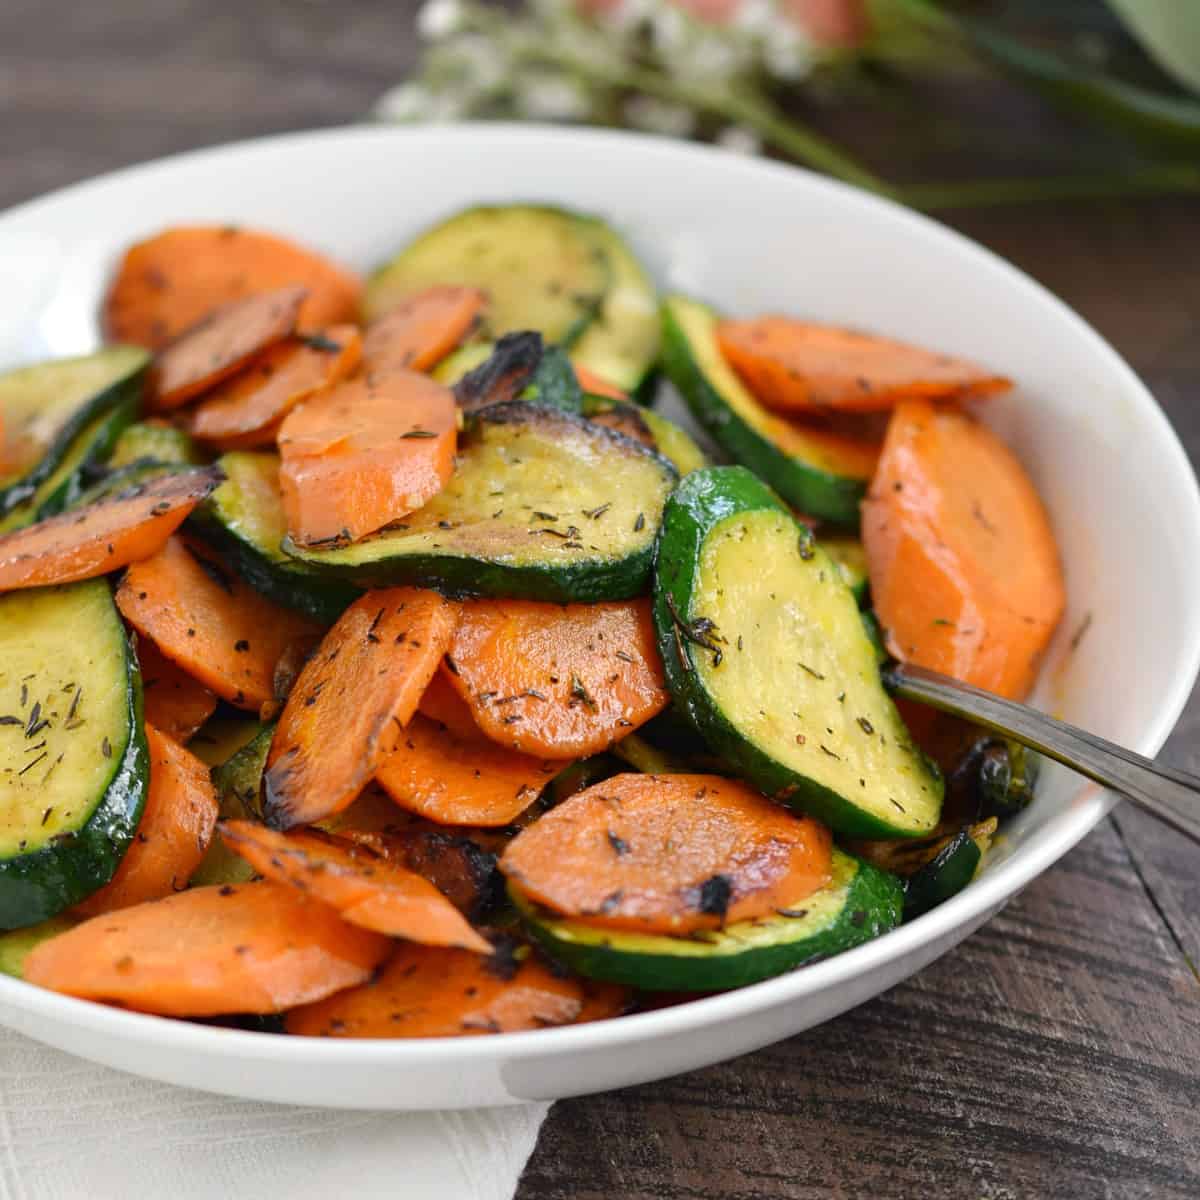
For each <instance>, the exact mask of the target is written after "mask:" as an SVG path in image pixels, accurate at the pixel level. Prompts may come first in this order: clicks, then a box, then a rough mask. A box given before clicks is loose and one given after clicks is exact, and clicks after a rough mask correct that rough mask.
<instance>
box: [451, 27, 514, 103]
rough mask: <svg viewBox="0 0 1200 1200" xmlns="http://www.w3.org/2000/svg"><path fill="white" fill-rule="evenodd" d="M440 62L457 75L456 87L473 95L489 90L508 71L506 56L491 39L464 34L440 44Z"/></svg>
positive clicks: (475, 34)
mask: <svg viewBox="0 0 1200 1200" xmlns="http://www.w3.org/2000/svg"><path fill="white" fill-rule="evenodd" d="M438 62H439V65H440V66H442V67H448V68H452V69H453V70H454V71H455V73H456V74H458V75H459V76H460V79H459V81H458V82H459V86H461V87H463V88H465V89H466V90H467V91H469V92H471V93H472V94H474V95H479V94H480V93H482V92H489V91H491V90H492V88H494V87H495V86H496V85H497V84H498V83H500V82H501V81H502V80H503V79H504V77H505V76H506V75H507V74H508V71H509V65H510V64H509V62H508V56H507V55H506V53H505V52H504V50H503V49H502V48H501V47H500V46H498V45H497V44H496V43H495V42H494V41H493V40H492V39H491V38H488V37H484V35H483V34H481V33H465V34H462V35H461V36H460V37H456V38H454V39H453V41H450V42H447V43H446V45H445V46H443V47H441V53H440V55H439V57H438Z"/></svg>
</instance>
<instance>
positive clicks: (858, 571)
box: [819, 537, 870, 605]
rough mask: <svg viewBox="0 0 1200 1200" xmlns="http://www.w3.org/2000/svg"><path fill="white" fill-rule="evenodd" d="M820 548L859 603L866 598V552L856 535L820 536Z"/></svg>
mask: <svg viewBox="0 0 1200 1200" xmlns="http://www.w3.org/2000/svg"><path fill="white" fill-rule="evenodd" d="M819 540H820V543H821V549H822V550H824V551H825V553H826V554H828V555H829V557H830V558H832V559H833V561H834V564H835V565H836V566H837V569H838V570H839V571H840V572H841V573H842V578H843V579H844V580H845V581H846V586H847V587H848V588H849V589H850V590H851V592H853V593H854V599H855V600H857V601H858V603H859V604H860V605H861V604H863V603H864V601H865V600H866V598H867V588H868V586H869V583H870V581H869V580H868V578H867V552H866V551H865V550H864V549H863V544H862V542H860V541H859V540H858V538H856V537H822V538H820V539H819Z"/></svg>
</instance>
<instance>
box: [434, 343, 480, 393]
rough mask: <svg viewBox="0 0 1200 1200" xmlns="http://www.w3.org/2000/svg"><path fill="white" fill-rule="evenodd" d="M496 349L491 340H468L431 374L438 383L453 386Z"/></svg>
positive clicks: (444, 359)
mask: <svg viewBox="0 0 1200 1200" xmlns="http://www.w3.org/2000/svg"><path fill="white" fill-rule="evenodd" d="M494 349H495V347H494V346H493V344H492V343H491V342H466V343H465V344H464V345H462V346H459V348H458V349H457V350H455V351H454V353H453V354H450V355H448V356H447V357H446V358H443V359H442V361H441V362H440V363H438V365H437V366H436V367H434V368H433V370H432V371H431V372H430V374H431V375H432V376H433V378H434V379H435V380H437V382H438V383H440V384H442V385H443V386H445V387H448V388H452V387H453V386H454V385H455V384H456V383H457V382H458V381H459V380H460V379H462V378H463V376H465V375H469V374H470V373H471V372H472V371H473V370H475V368H476V367H478V366H481V365H482V364H483V363H485V362H487V360H488V359H489V358H490V357H491V356H492V351H493V350H494Z"/></svg>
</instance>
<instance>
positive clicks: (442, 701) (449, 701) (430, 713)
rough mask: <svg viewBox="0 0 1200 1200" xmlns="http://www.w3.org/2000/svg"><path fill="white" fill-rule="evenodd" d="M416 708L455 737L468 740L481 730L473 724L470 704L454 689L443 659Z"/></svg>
mask: <svg viewBox="0 0 1200 1200" xmlns="http://www.w3.org/2000/svg"><path fill="white" fill-rule="evenodd" d="M417 708H418V709H419V710H420V712H421V714H422V715H423V716H426V717H428V718H429V719H430V720H431V721H436V722H437V723H438V724H439V725H444V726H445V727H446V728H447V729H448V730H450V732H451V733H452V734H454V735H455V737H459V738H464V739H466V740H468V741H469V740H470V739H472V738H477V737H479V736H480V733H481V732H482V731H481V730H480V728H479V726H478V725H476V724H475V718H474V716H472V714H471V708H470V705H468V704H467V702H466V701H465V700H464V699H463V698H462V697H461V696H460V695H459V694H458V692H456V691H455V690H454V684H452V683H451V682H450V672H449V671H448V670H447V669H446V664H445V662H444V661H443V662H442V665H441V668H440V669H439V670H437V671H435V672H434V673H433V678H432V679H431V680H430V681H429V686H428V687H427V688H426V689H425V692H424V694H423V695H422V696H421V703H420V704H418V705H417Z"/></svg>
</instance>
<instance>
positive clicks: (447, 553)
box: [284, 401, 676, 603]
mask: <svg viewBox="0 0 1200 1200" xmlns="http://www.w3.org/2000/svg"><path fill="white" fill-rule="evenodd" d="M675 479H676V474H675V470H674V468H673V467H672V466H671V464H670V463H668V462H667V461H666V460H665V459H663V458H661V457H659V456H658V455H657V454H655V453H654V452H653V451H651V450H648V449H646V448H645V447H644V446H641V445H639V444H638V443H637V442H634V441H632V440H631V439H630V438H627V437H623V436H622V435H621V434H618V433H615V432H613V431H612V430H610V429H605V428H604V427H603V426H599V425H595V424H593V423H592V422H590V421H587V420H584V419H583V418H582V417H578V416H574V415H572V414H570V413H564V412H559V411H557V410H555V409H550V408H544V407H541V406H538V405H532V404H526V403H524V402H521V401H515V402H513V403H510V404H496V405H491V406H489V407H487V408H485V409H483V410H481V411H480V412H479V413H478V414H477V416H476V417H475V419H474V422H473V423H472V425H471V427H470V429H469V431H468V433H467V436H466V437H465V438H464V440H463V442H462V443H461V444H460V447H459V462H458V467H457V469H456V470H455V472H454V475H453V476H452V477H451V479H450V481H449V482H448V483H447V484H446V486H445V488H443V490H442V491H441V492H440V493H439V494H438V495H437V496H435V497H434V498H433V499H432V500H431V501H429V503H428V504H426V505H425V507H424V508H422V509H420V510H419V511H418V512H415V513H413V514H412V515H411V516H409V517H406V518H405V521H404V523H403V524H400V525H396V526H393V527H392V528H391V529H389V530H386V531H385V532H383V533H380V534H376V535H374V536H373V537H370V538H367V539H365V540H363V541H361V542H355V543H354V544H352V545H349V546H343V547H338V548H334V549H328V550H326V549H314V548H312V547H301V546H297V545H295V544H294V543H292V542H291V541H290V540H288V541H285V542H284V549H285V550H286V551H287V552H288V553H289V554H293V555H295V556H296V557H298V558H300V559H301V560H302V561H303V562H305V563H308V564H310V565H311V566H312V567H313V568H315V569H318V570H320V571H322V572H327V573H329V574H331V575H333V576H335V577H339V578H345V579H349V580H351V581H352V582H354V583H357V584H359V585H362V586H371V587H374V586H387V585H393V584H411V585H415V586H418V587H430V588H436V589H437V590H439V591H441V592H444V593H446V594H448V595H456V596H471V595H475V596H503V597H512V598H520V599H532V600H549V601H558V602H562V603H567V602H569V601H580V602H590V601H596V600H624V599H628V598H629V597H631V596H637V595H641V594H642V593H644V591H645V590H646V585H647V582H648V579H649V573H650V563H651V557H652V555H653V551H654V535H655V532H656V531H657V529H658V525H659V520H660V518H661V515H662V510H663V505H664V503H665V502H666V498H667V495H668V494H669V493H670V491H671V488H672V487H673V486H674V484H675Z"/></svg>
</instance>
